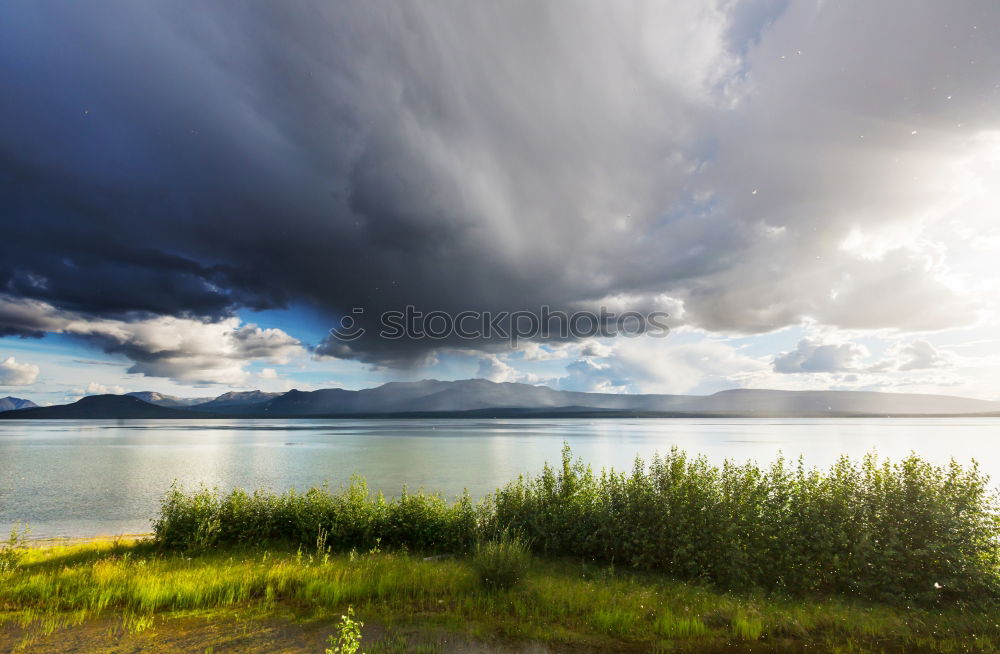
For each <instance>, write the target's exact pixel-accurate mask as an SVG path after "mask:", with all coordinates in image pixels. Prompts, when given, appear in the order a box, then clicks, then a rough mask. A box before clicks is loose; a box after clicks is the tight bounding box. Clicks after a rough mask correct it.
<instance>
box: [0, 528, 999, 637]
mask: <svg viewBox="0 0 1000 654" xmlns="http://www.w3.org/2000/svg"><path fill="white" fill-rule="evenodd" d="M348 607H353V610H354V613H355V615H356V618H357V620H359V621H361V622H364V623H365V624H366V627H365V629H367V628H368V627H367V625H373V624H377V625H381V627H382V628H384V629H388V631H387V632H386V633H385V635H384V637H380V638H367V637H366V638H365V639H364V640H363V641H362V645H363V647H362V651H368V652H369V654H372V653H373V652H375V653H377V652H397V651H412V650H407V649H406V647H408V644H407V643H408V642H410V641H407V640H406V639H404V638H401V637H398V636H393V629H395V628H397V627H399V628H404V629H405V628H413V627H414V625H418V626H419V625H422V626H424V627H426V628H428V629H431V630H446V631H458V632H461V633H464V634H466V635H472V636H476V637H479V638H485V639H495V638H500V639H509V638H516V639H522V638H526V639H536V640H542V641H548V642H552V643H565V644H569V645H590V646H592V647H595V648H597V649H598V650H602V649H603V650H606V651H613V650H615V649H619V648H629V647H631V648H636V647H638V648H639V649H640V650H641V649H644V648H648V649H650V650H652V649H655V648H664V647H666V648H668V649H671V650H674V651H691V652H695V651H713V649H714V650H716V651H734V650H726V648H732V647H742V646H743V645H740V644H741V643H743V644H747V645H749V644H752V646H753V648H754V650H753V651H768V648H770V649H772V650H774V651H799V650H805V649H806V648H808V651H838V652H866V651H872V650H877V651H887V652H891V651H900V652H902V651H905V652H911V651H912V652H952V651H962V652H992V651H997V650H998V649H1000V627H998V626H997V620H996V619H995V615H996V607H994V606H993V605H981V606H977V607H972V606H962V607H959V606H956V607H953V608H940V607H938V608H933V609H920V608H915V607H912V606H911V607H906V606H896V605H886V604H878V603H870V602H866V601H862V600H849V599H843V598H841V599H836V598H829V597H827V598H816V597H808V596H799V597H794V598H793V597H788V596H785V595H775V594H769V595H762V594H759V593H724V592H721V591H718V590H713V589H712V588H710V587H707V586H703V585H697V584H692V583H686V582H680V581H676V580H673V579H671V578H669V577H667V576H664V575H661V574H657V573H648V572H632V571H627V572H622V571H620V570H617V571H614V570H611V569H610V568H608V567H602V566H595V564H593V563H581V562H578V561H572V560H566V559H546V558H542V559H537V560H535V561H534V562H533V564H532V565H531V566H530V568H528V569H527V570H526V572H525V575H524V577H523V579H521V581H520V583H518V584H516V585H515V586H513V587H510V588H506V589H495V590H489V591H487V590H485V589H484V588H483V586H482V584H481V583H480V581H479V576H478V573H477V569H476V566H475V564H474V562H473V560H472V557H471V556H465V557H455V558H452V559H444V560H425V557H423V556H418V555H414V554H407V553H401V552H392V551H384V550H383V551H378V552H372V553H363V554H350V553H348V554H334V555H331V554H328V553H327V554H323V553H319V554H317V553H316V552H312V553H302V552H298V551H287V550H274V549H223V550H215V551H212V552H203V553H197V554H191V553H186V552H164V551H162V550H159V549H157V548H156V547H155V546H152V545H151V544H150V543H134V544H129V543H103V544H91V545H75V546H66V547H53V548H44V549H30V550H29V551H28V552H27V553H26V554H25V555H24V557H23V558H22V560H21V562H20V565H19V566H18V567H17V568H16V569H13V570H11V571H8V572H4V573H2V574H0V623H7V624H12V625H20V626H23V627H27V628H28V629H29V630H30V631H32V632H34V633H39V634H41V633H46V632H51V631H53V630H56V629H61V628H65V627H70V626H72V625H76V624H81V623H83V622H85V621H87V620H90V619H94V618H100V617H108V616H122V617H121V618H120V626H119V628H120V629H121V630H122V631H126V632H127V631H142V630H149V629H152V630H156V629H157V628H158V627H157V625H159V624H162V621H161V620H160V619H161V618H163V617H169V616H177V615H191V614H201V613H204V612H208V614H212V612H215V614H217V615H221V616H226V615H233V614H240V615H251V616H287V615H294V616H297V619H300V620H306V621H309V620H323V621H324V622H328V623H329V624H331V625H335V624H336V623H337V620H338V619H339V618H340V616H341V615H344V614H346V613H347V609H348ZM330 630H331V632H333V630H334V627H333V626H331V627H330ZM421 647H424V648H425V649H426V650H427V651H428V652H433V651H439V650H438V645H434V644H433V643H431V644H427V645H421ZM760 648H763V649H760ZM442 651H443V650H442Z"/></svg>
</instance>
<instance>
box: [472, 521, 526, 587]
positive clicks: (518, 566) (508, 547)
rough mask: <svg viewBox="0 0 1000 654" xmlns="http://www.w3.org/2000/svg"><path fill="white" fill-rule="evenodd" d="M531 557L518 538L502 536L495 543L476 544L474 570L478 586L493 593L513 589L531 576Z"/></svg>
mask: <svg viewBox="0 0 1000 654" xmlns="http://www.w3.org/2000/svg"><path fill="white" fill-rule="evenodd" d="M530 563H531V554H530V552H529V551H528V545H527V544H526V543H525V542H524V541H523V540H522V539H521V538H519V537H518V536H511V535H510V534H503V535H502V536H500V538H498V539H496V540H490V541H486V542H484V543H477V544H476V549H475V551H474V552H473V554H472V568H473V570H475V572H476V577H477V578H478V579H479V582H480V583H481V584H482V585H484V586H486V587H487V588H491V589H506V588H512V587H514V586H515V585H517V583H518V582H519V581H521V579H523V578H524V575H525V574H526V573H527V572H528V567H529V565H530Z"/></svg>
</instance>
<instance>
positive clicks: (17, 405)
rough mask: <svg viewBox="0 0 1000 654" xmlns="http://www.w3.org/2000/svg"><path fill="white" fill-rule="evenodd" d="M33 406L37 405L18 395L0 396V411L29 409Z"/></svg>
mask: <svg viewBox="0 0 1000 654" xmlns="http://www.w3.org/2000/svg"><path fill="white" fill-rule="evenodd" d="M33 406H38V405H37V404H35V403H34V402H32V401H31V400H22V399H21V398H19V397H0V413H2V412H4V411H14V410H15V409H30V408H31V407H33Z"/></svg>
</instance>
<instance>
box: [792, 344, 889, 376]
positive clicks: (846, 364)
mask: <svg viewBox="0 0 1000 654" xmlns="http://www.w3.org/2000/svg"><path fill="white" fill-rule="evenodd" d="M868 355H869V353H868V350H867V349H866V348H865V347H864V346H863V345H856V344H854V343H817V342H815V341H812V340H810V339H808V338H805V339H802V340H801V341H799V344H798V346H797V347H796V348H795V349H794V350H792V351H791V352H785V353H784V354H780V355H778V356H777V357H775V359H774V361H773V364H772V365H773V366H774V370H775V372H780V373H803V372H807V373H814V372H845V371H852V370H857V369H858V368H859V367H860V366H861V362H862V360H863V359H865V358H866V357H867V356H868Z"/></svg>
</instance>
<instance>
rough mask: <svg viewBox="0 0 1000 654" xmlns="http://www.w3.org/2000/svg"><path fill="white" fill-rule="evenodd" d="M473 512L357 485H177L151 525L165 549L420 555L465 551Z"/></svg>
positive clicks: (466, 503)
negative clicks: (298, 548) (402, 550)
mask: <svg viewBox="0 0 1000 654" xmlns="http://www.w3.org/2000/svg"><path fill="white" fill-rule="evenodd" d="M476 512H477V507H476V506H475V505H474V504H473V502H472V499H471V498H470V497H469V496H468V495H465V496H463V497H462V498H460V499H459V500H458V501H457V502H454V503H450V504H449V503H448V502H447V501H445V500H444V499H443V498H442V497H441V496H440V495H431V494H425V493H416V494H411V493H407V492H405V491H404V492H403V494H402V496H401V497H399V498H398V499H397V498H394V499H388V500H387V499H386V498H385V497H383V496H382V495H381V494H380V493H377V494H373V493H371V492H370V491H369V490H368V486H367V485H366V484H365V482H364V480H362V479H357V478H355V479H353V480H352V481H351V484H350V485H349V486H347V487H345V488H342V489H340V490H339V491H336V492H331V491H330V490H329V489H328V488H325V487H324V488H313V489H310V490H309V491H307V492H305V493H297V492H295V491H289V492H287V493H283V494H275V493H270V492H265V491H256V492H254V493H253V494H248V493H247V492H246V491H244V490H240V489H237V490H234V491H232V492H231V493H228V494H225V495H223V494H221V493H220V492H219V491H218V490H217V489H207V488H201V489H199V490H197V491H195V492H193V493H185V492H183V490H182V489H180V488H179V487H177V486H176V485H175V486H173V487H171V489H170V491H169V492H168V493H167V494H166V495H165V496H164V498H163V500H162V501H161V504H160V515H159V518H158V519H157V520H156V521H155V522H154V523H153V533H154V535H155V538H156V540H157V541H158V542H159V543H160V544H162V545H164V546H167V547H172V548H184V549H203V548H205V547H209V546H213V545H238V544H243V543H255V544H261V543H271V544H290V545H292V546H295V545H305V546H310V547H311V546H313V545H315V544H316V543H317V540H318V539H320V538H321V539H322V541H323V545H324V547H329V548H330V549H332V550H338V551H347V550H350V549H358V550H369V549H371V548H373V547H377V546H381V547H392V548H399V547H408V548H412V549H416V550H420V551H445V552H465V551H468V550H469V549H470V548H471V546H472V544H473V542H475V540H476V533H477V524H478V519H477V514H476Z"/></svg>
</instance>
